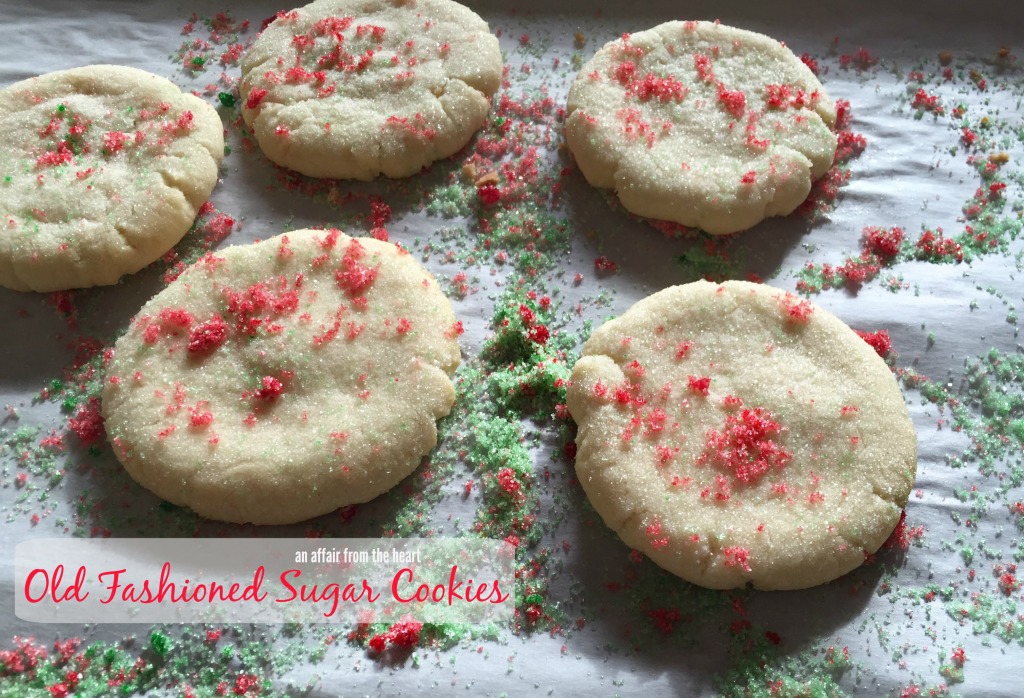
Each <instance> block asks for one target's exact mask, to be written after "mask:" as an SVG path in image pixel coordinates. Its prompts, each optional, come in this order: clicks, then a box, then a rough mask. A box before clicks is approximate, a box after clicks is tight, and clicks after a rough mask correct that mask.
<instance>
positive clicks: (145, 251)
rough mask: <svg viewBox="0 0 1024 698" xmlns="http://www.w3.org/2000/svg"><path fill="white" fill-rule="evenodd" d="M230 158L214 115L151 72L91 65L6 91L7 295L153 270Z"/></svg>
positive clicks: (2, 121) (0, 205)
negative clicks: (9, 290)
mask: <svg viewBox="0 0 1024 698" xmlns="http://www.w3.org/2000/svg"><path fill="white" fill-rule="evenodd" d="M223 156H224V127H223V125H222V124H221V121H220V117H219V116H218V115H217V112H216V111H215V110H214V109H213V107H211V106H210V105H209V104H207V103H205V102H204V101H202V100H201V99H199V98H198V97H194V96H193V95H190V94H183V93H182V92H181V90H179V89H178V88H177V87H176V86H175V85H174V84H173V83H172V82H170V81H169V80H165V79H164V78H161V77H158V76H156V75H153V74H151V73H147V72H145V71H143V70H138V69H136V68H127V67H124V66H113V65H91V66H86V67H84V68H74V69H71V70H63V71H59V72H55V73H47V74H45V75H40V76H38V77H34V78H29V79H28V80H22V81H21V82H17V83H15V84H13V85H10V86H9V87H6V88H4V89H3V90H0V217H2V218H0V226H2V231H0V285H2V286H6V287H7V288H12V289H15V290H17V291H56V290H62V289H68V288H83V287H87V286H104V285H109V284H114V283H117V281H118V279H120V278H121V277H122V276H123V275H125V274H130V273H133V272H136V271H138V270H139V269H141V268H143V267H144V266H146V265H147V264H149V263H151V262H154V261H156V260H157V259H159V258H160V257H161V256H162V255H163V254H164V253H165V252H167V250H169V249H171V248H172V247H173V246H174V245H175V244H176V243H177V242H178V241H179V240H181V238H182V237H183V236H184V235H185V233H186V232H188V229H189V228H190V227H191V225H192V222H193V221H194V220H195V217H196V212H197V211H198V210H199V207H200V206H202V204H203V203H204V202H205V201H206V198H207V197H208V196H209V195H210V192H211V191H213V187H214V185H215V184H216V183H217V168H218V167H219V165H220V161H221V159H222V158H223Z"/></svg>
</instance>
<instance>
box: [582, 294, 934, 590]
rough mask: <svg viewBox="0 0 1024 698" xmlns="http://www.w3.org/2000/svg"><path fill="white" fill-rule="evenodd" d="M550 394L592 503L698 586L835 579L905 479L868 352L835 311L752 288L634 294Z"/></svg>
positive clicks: (888, 404)
mask: <svg viewBox="0 0 1024 698" xmlns="http://www.w3.org/2000/svg"><path fill="white" fill-rule="evenodd" d="M567 403H568V406H569V410H570V412H571V414H572V416H573V418H574V419H575V421H576V423H577V424H578V425H579V433H578V436H577V439H576V444H577V449H578V450H577V456H576V471H577V475H578V477H579V480H580V483H581V484H582V486H583V488H584V490H585V491H586V493H587V496H588V498H589V499H590V501H591V502H592V503H593V505H594V508H595V509H596V510H597V512H598V513H599V514H600V515H601V517H602V518H603V519H604V521H605V523H606V524H607V525H608V526H609V527H610V528H612V529H613V530H615V531H616V532H617V533H618V534H619V536H620V537H621V538H622V540H623V541H624V542H625V543H626V544H627V545H629V546H631V547H634V548H636V549H638V550H640V551H642V552H643V553H645V554H646V555H648V556H649V557H650V558H651V559H652V560H654V561H655V562H656V563H658V564H659V565H661V566H662V567H664V568H665V569H667V570H669V571H671V572H673V573H674V574H677V575H678V576H680V577H682V578H684V579H686V580H688V581H690V582H693V583H695V584H700V585H701V586H706V587H711V588H731V587H739V586H743V585H745V584H751V585H753V586H754V587H755V588H758V589H798V588H804V587H809V586H813V585H816V584H821V583H824V582H827V581H829V580H832V579H834V578H836V577H838V576H840V575H842V574H845V573H846V572H848V571H850V570H852V569H854V568H855V567H857V566H858V565H860V564H861V563H862V562H863V561H864V560H865V557H866V555H869V554H871V553H874V552H875V551H876V550H877V549H878V548H879V547H880V546H881V545H882V543H883V542H884V541H885V540H886V538H887V537H888V536H889V534H890V533H891V532H892V530H893V529H894V527H895V526H896V525H897V523H898V522H899V520H900V515H901V512H902V510H903V507H904V506H905V505H906V502H907V497H908V496H909V493H910V490H911V488H912V486H913V483H914V477H915V474H916V467H917V440H916V435H915V432H914V428H913V424H912V423H911V421H910V418H909V416H908V414H907V409H906V406H905V404H904V401H903V396H902V394H901V392H900V390H899V387H898V386H897V384H896V381H895V379H894V377H893V375H892V373H891V371H890V370H889V368H888V366H887V365H886V364H885V362H883V361H882V360H881V359H880V358H879V357H878V355H877V354H875V352H874V351H873V350H872V349H871V347H870V346H869V345H868V344H867V343H866V342H865V341H864V340H862V339H861V338H860V337H858V336H857V335H856V334H855V333H854V332H853V331H852V330H851V329H850V328H849V327H847V326H846V325H845V324H843V323H842V322H841V321H840V320H838V319H837V318H836V317H835V316H833V315H831V314H830V313H828V312H827V311H825V310H823V309H821V308H819V307H816V306H814V305H813V304H811V302H810V301H807V300H802V299H799V298H797V297H795V296H793V295H791V294H788V293H785V292H783V291H781V290H778V289H774V288H771V287H769V286H764V285H761V284H752V283H747V282H740V281H729V282H725V283H723V284H721V285H716V284H711V283H708V282H705V281H701V282H697V283H693V284H687V285H685V286H675V287H672V288H669V289H666V290H664V291H661V292H659V293H656V294H654V295H652V296H649V297H647V298H645V299H644V300H641V301H640V302H638V303H637V304H636V305H634V306H633V307H632V308H630V309H629V310H628V311H627V312H625V313H624V314H623V315H622V316H620V317H619V318H617V319H615V320H612V321H610V322H608V323H606V324H605V325H603V326H602V327H600V328H598V329H597V330H596V331H595V332H594V334H593V335H592V336H591V338H590V339H589V340H588V341H587V343H586V344H585V346H584V350H583V356H582V357H581V358H580V360H579V361H578V362H577V363H576V365H575V366H574V368H573V373H572V384H571V386H570V388H569V391H568V396H567Z"/></svg>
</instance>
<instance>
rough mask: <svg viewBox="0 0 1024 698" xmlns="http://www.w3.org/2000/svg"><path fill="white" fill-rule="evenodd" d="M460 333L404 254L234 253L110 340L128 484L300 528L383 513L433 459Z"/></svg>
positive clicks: (341, 244)
mask: <svg viewBox="0 0 1024 698" xmlns="http://www.w3.org/2000/svg"><path fill="white" fill-rule="evenodd" d="M461 332H462V325H461V323H459V322H458V321H457V320H456V318H455V315H454V313H453V311H452V308H451V304H450V303H449V301H448V299H447V298H446V297H445V296H444V294H443V293H442V292H441V290H440V289H439V288H438V285H437V283H436V281H435V280H434V279H433V277H432V276H431V275H430V274H429V273H428V272H427V271H425V270H424V269H423V268H422V267H421V266H420V265H419V263H417V262H416V261H415V260H414V259H413V258H412V256H411V255H409V254H408V253H407V252H406V251H405V250H404V249H403V248H402V247H400V246H399V245H395V244H391V243H386V242H381V241H379V240H375V239H370V238H350V237H348V236H346V235H344V234H343V233H341V232H339V231H337V230H329V231H328V230H320V231H317V230H300V231H294V232H289V233H286V234H284V235H279V236H277V237H274V238H271V239H269V240H265V241H263V242H259V243H256V244H253V245H243V246H237V247H229V248H227V249H225V250H223V251H222V252H218V253H217V254H216V255H214V254H208V255H206V256H205V257H202V258H201V259H200V260H199V261H198V262H197V263H196V264H195V265H193V266H191V267H189V268H188V269H187V270H186V271H185V272H184V273H183V274H182V275H181V276H180V277H179V278H178V279H177V280H176V281H175V282H173V283H172V284H171V285H170V286H168V287H167V288H166V289H164V290H163V291H162V292H160V293H159V294H158V295H157V296H156V297H154V298H153V299H152V300H151V301H149V303H147V304H146V305H145V306H144V307H143V308H142V310H141V311H139V313H138V315H137V316H136V317H135V318H134V319H133V320H132V323H131V326H130V328H129V330H128V332H127V333H126V334H125V335H123V336H122V337H121V338H120V339H119V340H118V341H117V343H116V344H115V346H114V350H113V356H112V358H111V359H110V361H109V363H108V366H107V375H106V379H105V384H104V388H103V394H102V403H103V404H102V410H103V417H104V420H105V424H106V431H107V434H108V437H109V438H110V441H111V443H112V444H113V446H114V451H115V453H116V454H117V456H118V458H119V459H120V460H121V462H122V463H123V464H124V466H125V468H126V469H127V470H128V472H129V473H130V474H131V475H132V477H133V478H135V479H136V480H137V481H138V482H139V483H140V484H142V485H143V486H144V487H146V488H148V489H150V490H152V491H153V492H155V493H156V494H158V495H159V496H161V497H163V498H164V499H166V500H168V501H170V502H172V503H174V504H178V505H182V506H188V507H191V508H192V509H193V510H195V511H196V512H197V513H199V514H201V515H203V516H206V517H209V518H213V519H220V520H224V521H234V522H251V523H258V524H283V523H290V522H295V521H300V520H303V519H308V518H310V517H314V516H317V515H320V514H324V513H327V512H330V511H332V510H334V509H337V508H339V507H342V506H346V505H349V504H353V503H357V502H365V501H367V500H369V499H372V498H373V497H376V496H377V495H379V494H381V493H382V492H384V491H386V490H388V489H389V488H391V487H392V486H394V485H395V484H397V483H398V482H399V481H400V480H401V479H402V478H404V477H405V476H406V475H408V474H409V473H411V472H412V471H413V470H414V469H415V468H416V466H417V465H418V464H419V462H420V459H421V458H422V457H423V456H424V455H425V454H427V453H429V452H430V450H431V449H433V447H434V446H435V444H436V440H437V428H436V420H437V419H439V418H440V417H442V416H444V415H446V414H448V411H449V410H450V409H451V406H452V404H453V402H454V400H455V391H454V388H453V385H452V381H451V375H452V374H453V373H454V371H455V368H456V367H457V366H458V364H459V360H460V352H459V344H458V340H457V338H458V336H459V334H461Z"/></svg>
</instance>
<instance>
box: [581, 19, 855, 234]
mask: <svg viewBox="0 0 1024 698" xmlns="http://www.w3.org/2000/svg"><path fill="white" fill-rule="evenodd" d="M567 112H568V116H567V118H566V125H565V136H566V141H567V142H568V145H569V148H570V149H571V150H572V152H573V155H574V156H575V157H576V162H577V164H578V165H579V167H580V170H581V171H582V172H583V175H584V176H585V177H586V179H587V181H588V182H590V184H592V185H593V186H595V187H599V188H606V189H613V190H614V191H615V193H616V194H617V195H618V198H619V200H620V201H621V202H622V205H623V206H624V207H625V208H626V209H627V210H629V211H631V212H633V213H635V214H637V215H640V216H647V217H649V218H656V219H661V220H667V221H675V222H677V223H681V224H683V225H686V226H691V227H697V228H701V229H703V230H704V231H706V232H708V233H711V234H713V235H721V234H728V233H734V232H737V231H740V230H745V229H747V228H749V227H751V226H753V225H754V224H756V223H758V222H759V221H761V220H762V219H764V218H767V217H769V216H779V215H786V214H788V213H790V212H792V211H793V210H794V209H795V208H796V207H797V206H798V205H799V204H800V203H801V202H802V201H803V200H804V199H805V198H807V195H808V193H809V192H810V188H811V183H812V181H813V180H815V179H817V178H819V177H821V176H822V175H823V174H824V173H825V172H826V171H827V170H828V169H829V167H831V166H832V161H833V158H834V157H835V152H836V136H835V134H833V133H832V131H831V130H830V127H831V126H833V125H834V123H835V118H836V114H835V106H834V104H833V103H832V101H831V100H830V98H829V96H828V95H827V94H826V92H825V90H824V88H823V87H822V86H821V84H820V83H819V82H818V79H817V78H816V77H815V76H814V74H813V73H812V72H811V71H810V69H809V68H807V66H805V65H804V64H803V62H802V61H801V60H800V59H799V58H797V57H796V56H795V55H793V53H792V52H791V51H790V50H789V49H788V48H786V47H785V46H784V45H783V44H781V43H780V42H778V41H776V40H775V39H772V38H769V37H767V36H764V35H762V34H756V33H754V32H749V31H745V30H742V29H735V28H733V27H727V26H724V25H720V24H718V23H717V22H714V23H712V22H667V23H665V24H661V25H658V26H656V27H654V28H653V29H649V30H647V31H642V32H637V33H635V34H625V35H623V37H622V38H621V39H616V40H615V41H612V42H609V43H608V44H606V45H605V46H604V47H603V48H601V49H600V50H599V51H598V52H597V53H596V54H595V55H594V57H593V58H591V60H590V61H589V62H588V63H587V64H586V65H585V66H584V67H583V69H582V70H581V71H580V73H579V75H578V76H577V78H576V80H575V81H574V82H573V85H572V88H571V89H570V91H569V99H568V105H567Z"/></svg>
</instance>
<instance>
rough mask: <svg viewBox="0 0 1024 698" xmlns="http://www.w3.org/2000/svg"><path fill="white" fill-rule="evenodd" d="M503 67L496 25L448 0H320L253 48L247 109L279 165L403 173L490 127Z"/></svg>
mask: <svg viewBox="0 0 1024 698" xmlns="http://www.w3.org/2000/svg"><path fill="white" fill-rule="evenodd" d="M501 71H502V59H501V52H500V51H499V49H498V40H497V39H496V38H495V37H494V36H492V35H491V33H490V31H489V30H488V28H487V23H486V22H484V21H483V20H482V19H480V17H479V16H477V15H476V14H475V13H474V12H473V11H471V10H469V9H468V8H466V7H463V6H462V5H460V4H458V3H456V2H452V1H451V0H417V1H416V2H390V1H389V0H320V1H319V2H314V3H313V4H311V5H306V6H305V7H300V8H299V9H297V10H292V11H290V12H282V13H279V14H278V17H277V19H276V20H275V21H274V22H273V23H272V24H270V25H269V26H268V27H267V28H266V29H265V30H264V31H263V33H262V34H261V35H260V37H259V38H258V39H257V40H256V42H255V43H254V44H253V45H252V47H251V48H250V49H249V50H248V51H247V52H246V54H245V56H244V57H243V58H242V83H241V88H240V89H241V96H242V105H243V109H242V114H243V116H244V117H245V121H246V123H247V124H249V126H250V127H251V128H252V129H253V132H254V133H255V135H256V140H257V141H258V142H259V144H260V147H261V148H262V149H263V152H264V153H266V155H267V157H268V158H270V159H271V160H272V161H274V162H276V163H277V164H279V165H284V166H285V167H290V168H292V169H294V170H298V171H299V172H301V173H303V174H306V175H310V176H313V177H336V178H346V179H363V180H368V179H372V178H374V177H376V176H377V175H379V174H384V175H386V176H388V177H406V176H408V175H411V174H415V173H416V172H418V171H419V170H420V169H421V168H423V167H424V166H426V165H429V164H430V163H431V162H433V161H435V160H438V159H440V158H444V157H447V156H449V155H451V154H452V153H454V152H456V151H457V150H458V149H459V148H461V147H462V146H464V145H465V144H466V143H467V142H468V141H469V139H470V138H471V137H472V135H473V134H474V133H475V132H476V131H477V130H478V129H479V128H480V127H481V126H483V124H484V122H485V120H486V118H487V112H488V110H489V108H490V102H491V95H492V94H494V92H495V90H497V89H498V86H499V84H500V82H501Z"/></svg>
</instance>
